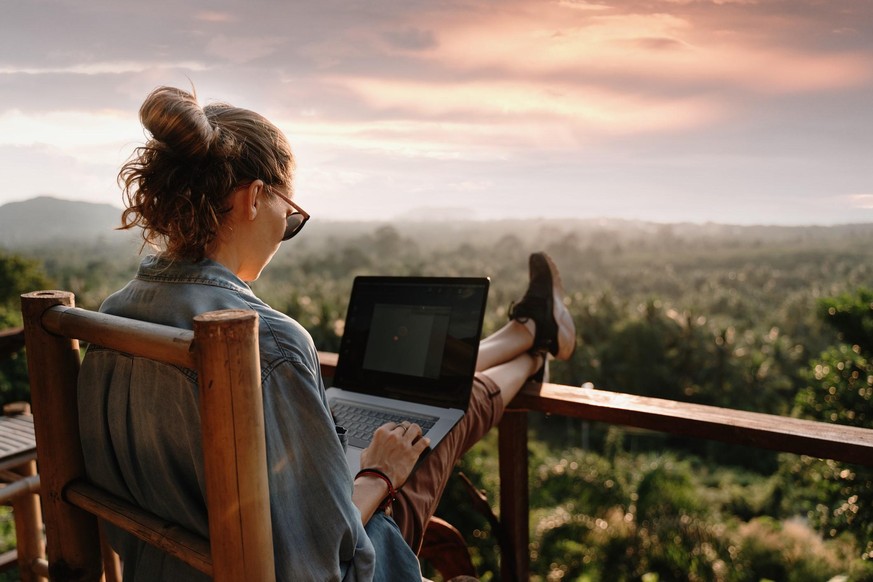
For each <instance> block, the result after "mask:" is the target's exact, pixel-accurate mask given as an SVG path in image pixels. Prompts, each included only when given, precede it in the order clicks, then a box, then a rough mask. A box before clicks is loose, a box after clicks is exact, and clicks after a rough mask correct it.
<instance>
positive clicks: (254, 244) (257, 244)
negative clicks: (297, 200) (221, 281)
mask: <svg viewBox="0 0 873 582" xmlns="http://www.w3.org/2000/svg"><path fill="white" fill-rule="evenodd" d="M270 188H283V189H285V190H287V192H285V191H282V192H281V194H282V196H286V197H288V198H290V197H291V191H290V188H288V187H287V186H269V187H268V186H266V185H263V186H261V187H260V188H259V189H258V191H257V192H256V193H255V194H254V196H255V209H256V210H255V215H254V217H253V218H252V220H251V222H250V225H249V227H250V228H248V229H246V230H247V231H248V232H247V233H246V235H247V236H246V237H245V239H246V240H245V241H244V244H243V246H242V250H243V252H242V253H241V257H240V258H241V259H242V260H241V261H240V265H239V268H238V270H237V275H238V276H239V277H240V278H241V279H242V280H244V281H254V280H256V279H257V278H258V277H259V276H260V274H261V271H263V269H264V267H266V266H267V264H268V263H269V262H270V260H271V259H272V258H273V255H275V254H276V251H278V250H279V245H280V244H281V243H282V238H283V236H284V235H285V227H286V225H287V218H288V216H290V215H291V214H292V213H293V212H294V208H293V207H292V206H291V205H290V204H288V202H286V201H285V200H283V199H282V196H277V195H275V194H274V193H272V192H270Z"/></svg>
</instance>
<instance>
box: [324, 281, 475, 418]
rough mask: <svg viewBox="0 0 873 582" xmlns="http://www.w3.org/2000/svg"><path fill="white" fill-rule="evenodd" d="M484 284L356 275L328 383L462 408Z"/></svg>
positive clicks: (472, 366)
mask: <svg viewBox="0 0 873 582" xmlns="http://www.w3.org/2000/svg"><path fill="white" fill-rule="evenodd" d="M488 284H489V281H488V279H487V278H484V277H476V278H470V277H451V278H444V277H357V278H356V279H355V282H354V286H353V288H352V294H351V298H350V300H349V308H348V313H347V315H346V322H345V331H344V333H343V338H342V343H341V345H340V351H339V360H338V362H337V369H336V375H335V376H334V385H335V386H337V387H338V388H343V389H346V390H352V391H356V392H364V393H367V394H374V395H377V396H387V397H391V398H399V399H402V400H411V401H414V402H420V403H424V404H431V405H434V406H444V407H452V408H461V409H466V407H467V401H468V399H469V392H470V386H471V382H472V379H473V373H474V371H475V366H476V357H477V356H478V354H479V339H480V336H481V334H482V320H483V318H484V313H485V303H486V301H487V298H488Z"/></svg>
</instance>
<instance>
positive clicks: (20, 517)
mask: <svg viewBox="0 0 873 582" xmlns="http://www.w3.org/2000/svg"><path fill="white" fill-rule="evenodd" d="M11 471H13V472H14V473H18V474H20V475H21V476H22V477H23V479H22V480H21V481H17V482H16V483H15V484H13V485H10V486H9V487H14V486H15V485H16V484H25V485H27V489H26V492H24V493H21V494H18V495H16V496H15V497H14V498H13V500H12V516H13V519H14V520H15V547H16V549H17V550H18V572H19V576H20V577H21V582H37V581H42V580H45V578H43V577H42V576H39V575H37V574H36V573H35V572H34V571H33V569H32V566H33V563H34V562H35V561H36V560H38V559H41V558H45V545H44V544H43V541H42V510H41V509H40V507H39V483H40V477H39V475H37V473H36V461H28V462H27V463H24V464H23V465H19V466H18V467H15V468H13V469H11Z"/></svg>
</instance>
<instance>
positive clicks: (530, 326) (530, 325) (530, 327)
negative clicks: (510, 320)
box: [515, 317, 537, 341]
mask: <svg viewBox="0 0 873 582" xmlns="http://www.w3.org/2000/svg"><path fill="white" fill-rule="evenodd" d="M515 322H516V323H517V324H518V325H520V326H522V327H523V328H524V329H525V331H527V333H529V334H530V339H531V341H533V340H535V339H536V337H537V324H536V322H535V321H534V320H533V318H532V317H529V318H527V319H525V320H524V321H520V320H515Z"/></svg>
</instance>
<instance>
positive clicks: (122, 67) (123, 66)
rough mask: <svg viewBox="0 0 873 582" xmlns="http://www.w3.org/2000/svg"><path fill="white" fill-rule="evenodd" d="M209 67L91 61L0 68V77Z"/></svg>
mask: <svg viewBox="0 0 873 582" xmlns="http://www.w3.org/2000/svg"><path fill="white" fill-rule="evenodd" d="M208 68H209V67H208V66H207V65H206V64H204V63H201V62H196V61H179V62H172V61H92V62H84V63H72V64H70V65H66V66H60V67H57V66H15V65H11V66H5V67H3V66H0V75H19V74H24V75H57V74H72V75H107V74H108V75H119V74H125V73H142V72H145V71H148V70H152V69H164V70H166V69H186V70H189V71H205V70H207V69H208Z"/></svg>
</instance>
